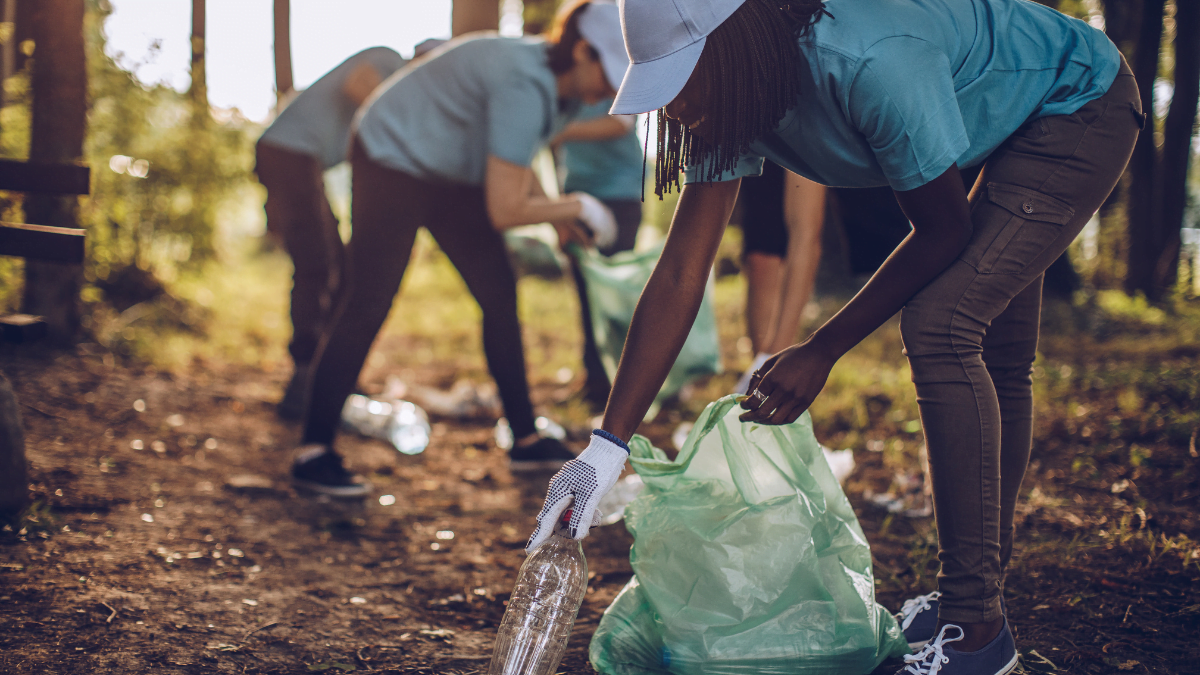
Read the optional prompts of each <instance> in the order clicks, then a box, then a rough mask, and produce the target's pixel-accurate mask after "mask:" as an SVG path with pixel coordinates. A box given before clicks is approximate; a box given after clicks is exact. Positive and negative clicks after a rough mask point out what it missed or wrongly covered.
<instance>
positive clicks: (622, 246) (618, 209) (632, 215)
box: [571, 199, 642, 408]
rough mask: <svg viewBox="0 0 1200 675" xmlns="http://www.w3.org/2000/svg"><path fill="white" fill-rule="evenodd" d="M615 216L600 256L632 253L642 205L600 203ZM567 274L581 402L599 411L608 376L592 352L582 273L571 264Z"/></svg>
mask: <svg viewBox="0 0 1200 675" xmlns="http://www.w3.org/2000/svg"><path fill="white" fill-rule="evenodd" d="M604 204H605V206H607V207H608V208H609V209H610V210H611V211H612V212H613V215H614V216H616V219H617V241H616V243H615V244H613V246H612V247H611V248H608V249H605V250H603V251H601V253H603V254H604V255H614V254H616V253H620V252H622V251H632V250H633V246H634V244H635V243H636V242H637V232H638V228H639V227H640V225H641V223H642V203H641V202H640V201H637V200H632V199H630V200H619V201H607V202H605V203H604ZM571 274H572V277H573V278H574V279H575V290H576V292H577V293H578V295H579V317H580V322H581V323H582V324H583V325H582V329H583V368H584V370H585V371H586V372H587V380H586V381H585V382H584V385H583V396H584V398H585V399H586V400H587V401H588V402H589V403H591V404H592V405H594V406H597V407H599V408H603V407H604V404H605V402H607V401H608V392H609V389H611V387H612V383H611V382H609V379H608V372H607V371H605V370H604V362H603V361H602V360H601V359H600V351H599V350H598V349H597V348H596V334H595V331H594V328H593V326H592V313H591V306H590V305H589V303H588V298H587V283H586V281H585V279H584V278H583V272H581V271H580V269H579V265H577V264H576V263H575V261H574V260H572V261H571Z"/></svg>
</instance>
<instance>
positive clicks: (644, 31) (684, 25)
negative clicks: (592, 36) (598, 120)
mask: <svg viewBox="0 0 1200 675" xmlns="http://www.w3.org/2000/svg"><path fill="white" fill-rule="evenodd" d="M743 2H745V0H619V3H620V5H619V6H620V10H621V29H622V31H623V32H624V34H625V48H626V49H628V50H629V69H628V70H626V71H625V78H624V80H622V81H621V86H620V87H619V88H618V91H617V98H616V101H614V102H613V107H612V110H610V111H609V112H610V113H612V114H613V115H627V114H632V113H642V112H648V111H651V110H657V109H659V108H661V107H663V106H665V105H666V104H668V103H670V102H671V100H672V99H674V98H675V97H676V96H677V95H679V92H680V91H682V90H683V85H685V84H687V81H688V78H689V77H691V75H692V71H693V70H695V68H696V63H697V62H698V61H699V60H700V52H702V51H704V42H705V40H706V39H707V38H708V36H709V34H710V33H712V32H713V31H714V30H716V28H717V26H720V25H721V23H722V22H724V21H725V19H728V18H729V16H730V15H731V14H733V13H734V11H735V10H737V8H738V7H741V6H742V3H743Z"/></svg>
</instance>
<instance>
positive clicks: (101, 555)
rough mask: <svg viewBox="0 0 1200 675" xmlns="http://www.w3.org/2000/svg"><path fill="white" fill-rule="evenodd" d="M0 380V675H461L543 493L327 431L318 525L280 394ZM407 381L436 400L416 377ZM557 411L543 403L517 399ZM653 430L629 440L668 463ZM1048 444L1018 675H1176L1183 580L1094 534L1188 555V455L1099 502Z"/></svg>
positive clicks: (1186, 648)
mask: <svg viewBox="0 0 1200 675" xmlns="http://www.w3.org/2000/svg"><path fill="white" fill-rule="evenodd" d="M0 367H3V369H4V371H5V372H6V373H7V374H8V376H9V378H10V379H11V380H12V381H13V384H14V388H15V390H16V391H17V394H18V396H19V398H20V400H21V403H22V411H21V412H22V414H23V416H24V421H25V428H26V438H27V448H28V451H27V452H28V458H29V461H30V464H31V479H30V480H31V483H32V491H33V493H34V497H35V498H36V500H38V502H39V504H40V506H39V507H38V509H36V510H35V511H34V513H33V514H32V518H33V519H27V520H26V521H24V522H23V523H19V524H18V526H19V527H20V528H21V529H19V530H17V529H9V530H8V531H6V532H4V533H2V534H0V673H12V674H18V673H64V674H77V673H78V674H82V673H89V674H90V673H211V672H220V673H224V672H230V673H307V672H314V671H322V670H325V671H329V672H340V671H351V670H355V671H378V672H396V673H426V672H428V673H459V674H462V675H466V674H468V673H479V672H483V671H485V670H486V668H487V663H488V659H489V657H490V653H491V643H492V640H493V637H494V634H495V631H496V627H497V625H498V623H499V621H500V618H501V616H502V614H503V612H504V604H505V600H506V599H507V597H508V593H509V591H510V589H511V587H512V584H513V581H514V578H515V575H516V572H517V569H518V567H519V566H520V564H521V562H522V560H523V557H524V556H523V551H522V549H523V546H524V544H525V541H526V537H527V536H528V534H529V531H530V530H531V526H532V523H533V519H532V514H534V513H536V512H537V510H538V508H539V507H540V505H541V500H542V497H543V496H544V490H545V485H546V480H547V478H548V476H544V475H538V476H514V475H512V474H510V473H509V471H508V469H507V467H506V462H505V454H504V452H503V451H501V450H499V449H498V448H497V447H496V446H495V443H494V442H493V440H492V426H491V424H490V423H489V422H488V421H486V420H478V421H473V422H471V421H468V422H463V421H456V420H444V419H443V420H436V419H435V420H434V421H435V424H434V427H433V439H432V444H431V446H430V448H429V449H428V450H427V451H426V452H425V453H423V454H421V455H417V456H411V457H409V456H402V455H399V454H398V453H396V452H394V451H392V450H390V449H389V448H388V447H387V446H385V445H384V444H382V443H380V442H378V441H373V440H367V439H362V438H358V437H355V436H352V435H347V436H345V437H344V438H343V441H342V442H341V446H340V447H341V449H342V450H343V452H344V453H345V454H346V455H347V456H348V458H349V461H350V463H351V465H352V466H353V467H354V468H355V469H356V470H358V471H360V472H362V473H364V474H366V475H368V476H369V477H370V479H371V480H372V482H373V483H374V485H375V495H374V496H373V498H372V500H371V501H370V502H369V503H367V504H365V505H361V506H358V507H337V506H335V505H323V504H318V503H314V502H313V501H312V500H311V499H307V498H304V497H302V496H299V495H297V494H295V493H294V492H292V490H291V489H290V487H289V484H288V481H287V468H288V465H289V462H290V456H291V452H292V449H293V448H294V446H295V444H296V441H297V438H298V433H299V432H298V428H297V425H296V424H294V423H285V422H282V421H280V420H279V419H278V418H277V417H276V415H275V406H274V404H275V401H277V400H278V397H279V396H280V393H281V392H282V389H283V386H284V384H285V379H284V378H285V377H286V375H287V374H286V373H281V372H275V373H264V372H262V371H261V370H255V369H249V368H246V369H238V368H221V369H214V368H205V367H201V366H200V365H197V367H195V368H194V369H193V370H192V371H191V372H189V373H187V374H184V375H168V374H164V373H159V372H154V371H151V370H146V369H144V368H141V367H138V366H136V365H127V364H122V363H120V362H118V361H115V360H114V358H113V357H112V355H110V354H108V353H107V352H105V351H104V350H102V349H100V348H99V347H97V346H96V345H83V346H80V347H79V348H78V349H77V350H75V351H73V352H67V353H62V352H53V351H42V350H40V348H35V349H32V350H30V349H24V350H22V351H21V352H19V353H8V354H6V355H3V356H0ZM415 372H416V373H417V376H418V379H422V380H424V382H425V383H426V384H431V385H438V386H444V385H445V384H446V382H445V381H444V378H445V373H440V372H438V371H436V370H434V369H433V367H432V366H431V367H430V368H429V369H428V370H420V369H418V370H417V371H415ZM570 393H571V391H570V389H569V388H567V387H564V386H558V385H547V384H543V385H540V386H536V387H535V391H534V396H535V400H537V401H539V402H541V403H546V402H552V401H558V400H562V399H564V398H566V397H568V396H569V395H570ZM671 427H672V425H671V424H669V423H667V422H663V423H661V424H656V425H647V427H646V429H644V432H645V433H646V434H647V435H648V436H650V438H651V440H653V441H654V442H655V443H656V444H657V445H659V446H660V447H669V446H670V441H669V437H670V432H671V431H672V428H671ZM577 433H578V432H577ZM1063 433H1064V436H1063V438H1059V439H1057V440H1056V441H1055V442H1053V443H1050V442H1047V443H1045V444H1043V446H1044V447H1042V449H1041V450H1039V454H1038V456H1037V459H1036V461H1035V465H1034V466H1033V467H1032V469H1031V471H1030V473H1029V478H1028V479H1027V481H1028V482H1027V484H1026V487H1027V489H1028V490H1030V491H1032V493H1033V494H1034V496H1035V497H1036V495H1037V494H1038V493H1037V491H1038V490H1039V489H1041V490H1042V491H1043V492H1046V493H1050V492H1051V491H1052V492H1053V493H1054V494H1057V495H1060V496H1061V495H1064V494H1066V495H1068V496H1069V497H1068V498H1066V499H1059V500H1057V501H1042V502H1039V501H1038V500H1037V499H1036V498H1030V499H1029V500H1027V501H1026V502H1025V504H1024V506H1022V509H1021V513H1020V514H1019V517H1020V520H1021V526H1020V527H1021V529H1020V534H1019V536H1018V539H1019V541H1018V550H1019V551H1020V553H1019V554H1018V556H1017V558H1016V559H1015V560H1014V563H1013V572H1012V574H1011V576H1010V578H1009V581H1008V588H1007V599H1008V608H1009V614H1010V616H1012V617H1013V624H1014V626H1015V628H1016V631H1017V639H1018V644H1019V645H1020V648H1021V652H1022V656H1023V663H1024V667H1025V669H1026V670H1027V671H1028V672H1059V673H1118V672H1133V673H1172V674H1175V673H1184V672H1200V666H1198V665H1197V664H1198V663H1200V646H1198V644H1197V640H1196V636H1197V635H1198V634H1200V630H1197V629H1198V628H1200V583H1198V582H1200V567H1198V566H1197V564H1196V563H1195V562H1194V561H1192V562H1191V563H1190V564H1189V563H1187V562H1186V559H1185V560H1184V561H1183V562H1181V559H1180V558H1179V557H1178V551H1170V552H1167V551H1162V550H1161V549H1162V548H1163V547H1162V546H1160V547H1159V549H1158V553H1157V554H1156V553H1155V551H1156V549H1155V548H1153V546H1151V547H1150V548H1149V549H1147V547H1146V546H1135V545H1134V544H1135V543H1136V541H1142V539H1136V541H1135V540H1132V539H1131V540H1129V542H1127V543H1126V544H1125V545H1122V544H1121V543H1118V544H1117V545H1114V544H1113V543H1111V542H1113V541H1116V540H1113V539H1110V540H1108V541H1109V542H1110V543H1109V544H1108V545H1107V546H1105V545H1100V544H1097V543H1096V541H1099V540H1096V539H1095V532H1096V531H1097V530H1099V529H1102V528H1109V529H1115V527H1116V522H1117V520H1118V519H1119V518H1121V517H1122V516H1123V515H1128V516H1130V518H1132V520H1128V519H1127V520H1128V522H1129V527H1130V528H1131V529H1132V530H1133V531H1135V532H1137V531H1140V530H1147V529H1149V530H1153V529H1154V528H1156V527H1158V528H1166V529H1165V530H1164V532H1166V533H1168V534H1170V535H1171V536H1176V535H1177V534H1179V533H1182V534H1184V535H1187V536H1190V537H1191V540H1190V541H1191V544H1190V545H1191V546H1197V545H1198V544H1196V541H1197V540H1200V527H1198V526H1197V522H1196V515H1195V514H1196V508H1195V507H1196V490H1195V485H1196V475H1197V467H1196V464H1197V460H1195V459H1194V458H1191V459H1189V457H1188V455H1187V452H1186V450H1184V449H1179V448H1175V449H1174V450H1172V452H1175V451H1178V453H1179V454H1180V459H1179V463H1178V464H1177V465H1165V466H1168V468H1164V469H1163V472H1164V473H1163V474H1162V475H1161V476H1158V475H1157V474H1152V473H1146V474H1145V475H1142V476H1140V477H1139V480H1137V481H1136V485H1135V486H1134V487H1131V488H1129V489H1128V490H1124V491H1123V492H1121V493H1119V494H1118V493H1115V492H1114V490H1113V489H1110V488H1109V486H1108V482H1107V479H1106V480H1104V481H1094V480H1090V479H1085V478H1077V477H1076V474H1074V473H1072V472H1071V471H1070V466H1071V462H1072V460H1073V458H1074V457H1075V456H1076V454H1077V453H1078V452H1079V446H1078V443H1077V442H1076V441H1078V439H1077V438H1076V437H1067V436H1066V435H1065V432H1063ZM1193 453H1194V450H1193ZM1157 457H1158V456H1157V455H1156V458H1157ZM856 458H857V460H858V463H859V469H858V471H857V472H856V473H855V474H854V476H853V477H852V479H851V480H850V482H849V483H848V485H847V493H848V494H849V495H850V498H851V501H852V502H853V503H854V504H855V506H856V508H857V509H858V511H859V516H860V519H861V521H862V524H863V527H864V529H865V531H866V533H867V535H868V538H869V540H870V541H871V543H872V546H873V550H874V554H875V556H876V558H877V565H876V576H877V580H878V584H877V586H878V590H879V593H878V597H879V600H880V602H882V603H883V604H884V605H885V606H887V607H890V608H896V607H897V606H898V605H899V604H900V603H901V602H902V601H903V599H904V598H905V597H907V596H909V595H911V594H913V593H915V592H919V591H927V590H931V589H932V588H933V583H934V580H933V573H934V572H935V570H936V567H935V566H936V560H935V556H934V551H935V550H936V549H934V548H933V541H934V535H933V530H932V524H931V521H930V519H928V518H924V519H909V518H905V517H902V516H889V515H888V514H886V513H885V512H882V511H880V510H877V509H875V508H873V507H870V506H868V505H867V504H866V502H865V501H864V499H863V498H862V493H863V491H864V490H866V489H868V488H870V489H872V490H874V491H875V492H882V491H885V490H886V489H887V488H888V486H889V484H890V483H891V481H892V476H891V475H890V474H889V473H888V472H887V471H885V470H884V469H883V464H882V458H881V455H880V453H872V452H870V451H866V450H862V451H858V452H856ZM1188 462H1190V464H1188ZM1171 466H1173V467H1174V468H1170V467H1171ZM1180 472H1182V474H1181V473H1180ZM1181 475H1182V478H1180V476H1181ZM1172 476H1173V477H1174V478H1171V477H1172ZM1157 477H1161V478H1163V482H1162V483H1161V485H1162V486H1167V487H1160V484H1159V482H1158V481H1157ZM1089 481H1090V482H1089ZM1172 481H1174V482H1172ZM1181 481H1182V483H1181ZM1181 484H1182V485H1183V486H1184V488H1185V489H1184V490H1183V492H1182V493H1181V492H1180V488H1179V485H1181ZM1136 486H1141V487H1140V492H1138V489H1137V487H1136ZM1169 486H1174V487H1169ZM1188 490H1190V492H1188ZM1135 492H1137V497H1136V500H1135V499H1134V497H1133V496H1132V495H1134V493H1135ZM381 495H392V496H394V498H395V502H394V503H393V504H390V505H386V506H385V505H383V503H381V501H380V499H379V497H380V496H381ZM1070 495H1073V496H1070ZM1181 495H1182V497H1181ZM388 501H390V500H387V499H384V500H383V502H388ZM1142 505H1145V506H1144V508H1143V506H1142ZM1138 512H1141V515H1140V516H1137V514H1138ZM1147 512H1150V513H1152V517H1148V516H1147V515H1146V514H1147ZM1139 518H1140V519H1139ZM1148 539H1151V540H1152V539H1153V536H1150V537H1149V538H1148ZM1185 541H1186V537H1185ZM1076 544H1078V545H1076ZM630 545H631V538H630V536H629V535H628V534H627V533H626V531H625V529H624V527H622V526H621V525H614V526H610V527H604V528H601V529H599V530H598V531H596V532H595V534H594V535H593V536H591V537H590V538H589V539H587V540H586V542H585V544H584V549H585V553H586V555H587V559H588V564H589V568H590V570H591V573H592V575H593V576H592V580H591V585H590V587H589V589H588V594H587V597H586V600H585V602H584V605H583V609H582V611H581V613H580V616H579V619H578V621H577V623H576V625H575V631H574V634H573V636H572V639H571V644H570V649H569V653H568V654H567V656H566V658H565V659H564V661H563V664H562V666H561V667H560V672H564V673H588V672H592V670H591V667H590V666H589V665H588V663H587V643H588V639H589V637H590V635H591V634H592V632H593V631H594V630H595V628H596V626H597V623H598V621H599V618H600V615H601V613H602V612H603V610H604V608H605V607H607V606H608V604H609V603H610V602H611V601H612V600H613V598H614V597H615V595H616V594H617V592H618V591H619V590H620V589H621V587H622V586H623V585H624V584H625V583H626V582H627V581H628V580H629V579H630V577H631V570H630V566H629V559H628V551H629V547H630ZM1071 547H1074V548H1071ZM1156 555H1157V556H1158V557H1155V556H1156ZM1197 555H1200V551H1198V552H1197ZM1147 556H1150V561H1151V563H1153V564H1151V563H1148V562H1147ZM897 667H898V666H897V664H894V663H893V664H889V665H888V666H885V667H883V668H881V669H880V670H879V671H878V672H893V671H894V670H895V669H896V668H897Z"/></svg>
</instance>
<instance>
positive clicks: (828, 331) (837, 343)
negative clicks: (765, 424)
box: [811, 233, 962, 359]
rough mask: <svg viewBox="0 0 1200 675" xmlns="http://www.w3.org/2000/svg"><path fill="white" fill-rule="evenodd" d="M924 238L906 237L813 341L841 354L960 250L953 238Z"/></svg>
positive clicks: (931, 278) (830, 351) (891, 314)
mask: <svg viewBox="0 0 1200 675" xmlns="http://www.w3.org/2000/svg"><path fill="white" fill-rule="evenodd" d="M926 239H929V238H928V237H925V238H922V237H918V236H917V235H916V234H915V233H914V234H910V235H909V236H908V237H907V238H905V240H904V241H903V242H901V244H900V245H899V246H898V247H896V250H895V251H893V252H892V255H891V256H889V257H888V259H887V261H886V262H884V264H883V265H882V266H881V267H880V268H879V270H878V271H877V272H876V273H875V275H874V276H872V277H871V280H870V281H868V282H867V284H866V285H865V286H863V288H862V290H861V291H859V292H858V294H857V295H855V296H854V298H853V299H852V300H851V301H850V302H849V303H847V304H846V306H845V307H843V308H842V310H841V311H840V312H838V313H837V314H836V315H834V317H833V318H832V319H830V320H829V321H828V322H826V323H825V325H824V326H821V328H820V329H819V330H817V332H816V333H814V334H813V336H812V338H811V339H812V340H813V342H815V343H816V344H818V345H819V346H821V348H822V350H823V351H824V352H825V353H826V354H828V355H829V356H830V357H831V358H834V359H837V358H840V357H841V356H842V355H843V354H845V353H846V352H848V351H850V349H851V348H852V347H854V345H856V344H858V343H859V342H861V341H862V340H863V339H864V338H866V337H867V336H868V335H870V334H871V333H872V332H874V331H875V329H876V328H879V327H880V326H881V325H883V323H884V322H885V321H887V320H888V319H890V318H891V317H892V316H893V315H895V314H896V312H898V311H900V309H901V308H903V307H904V303H906V302H908V300H909V298H911V297H912V296H914V295H916V293H917V291H919V290H921V289H922V288H923V287H924V286H925V285H926V284H928V283H929V282H930V281H932V280H933V278H934V277H936V276H937V275H938V274H940V273H941V272H942V270H944V269H946V267H948V266H949V265H950V263H951V262H953V261H954V259H955V258H956V257H957V256H958V254H959V253H960V252H961V251H962V247H961V246H958V245H956V243H954V242H949V243H948V242H945V241H927V240H926Z"/></svg>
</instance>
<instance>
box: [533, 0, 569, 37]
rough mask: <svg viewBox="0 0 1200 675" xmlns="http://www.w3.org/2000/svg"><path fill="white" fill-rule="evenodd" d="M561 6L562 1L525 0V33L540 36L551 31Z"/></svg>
mask: <svg viewBox="0 0 1200 675" xmlns="http://www.w3.org/2000/svg"><path fill="white" fill-rule="evenodd" d="M561 4H562V2H561V1H560V0H525V12H524V19H525V32H526V33H527V34H529V35H539V34H541V33H545V32H546V31H547V30H549V29H550V27H551V26H553V25H554V17H555V15H556V14H558V8H559V6H560V5H561Z"/></svg>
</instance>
